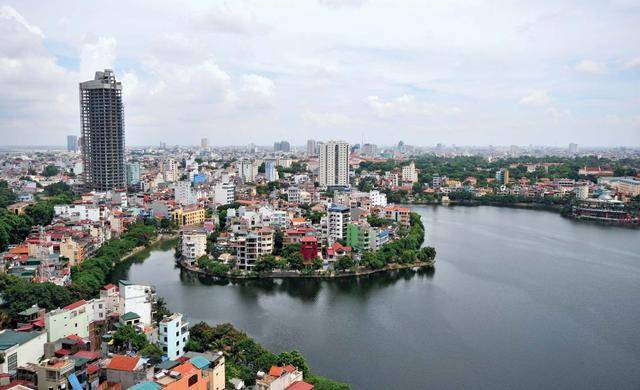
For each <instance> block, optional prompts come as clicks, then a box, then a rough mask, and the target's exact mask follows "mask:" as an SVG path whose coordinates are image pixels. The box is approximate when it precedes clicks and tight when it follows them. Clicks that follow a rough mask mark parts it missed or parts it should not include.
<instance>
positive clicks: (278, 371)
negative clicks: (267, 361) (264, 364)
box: [269, 366, 284, 378]
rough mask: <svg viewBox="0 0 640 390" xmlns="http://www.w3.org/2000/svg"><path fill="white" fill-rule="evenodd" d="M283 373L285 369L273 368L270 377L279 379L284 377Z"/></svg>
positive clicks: (270, 370)
mask: <svg viewBox="0 0 640 390" xmlns="http://www.w3.org/2000/svg"><path fill="white" fill-rule="evenodd" d="M283 371H284V369H283V368H282V367H278V366H271V368H270V369H269V375H270V376H275V377H276V378H279V377H280V376H281V375H282V372H283Z"/></svg>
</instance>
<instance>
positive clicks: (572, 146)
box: [569, 142, 578, 154]
mask: <svg viewBox="0 0 640 390" xmlns="http://www.w3.org/2000/svg"><path fill="white" fill-rule="evenodd" d="M569 154H578V144H575V143H573V142H572V143H570V144H569Z"/></svg>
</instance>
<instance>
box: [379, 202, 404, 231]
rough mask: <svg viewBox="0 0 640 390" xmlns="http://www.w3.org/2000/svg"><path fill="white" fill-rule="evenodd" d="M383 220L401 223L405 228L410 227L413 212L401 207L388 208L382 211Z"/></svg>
mask: <svg viewBox="0 0 640 390" xmlns="http://www.w3.org/2000/svg"><path fill="white" fill-rule="evenodd" d="M381 217H382V218H385V219H390V220H393V221H395V222H399V223H400V224H401V225H402V226H404V227H409V226H410V223H411V210H410V209H409V208H407V207H401V206H387V207H385V208H384V209H382V215H381Z"/></svg>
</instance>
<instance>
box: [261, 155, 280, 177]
mask: <svg viewBox="0 0 640 390" xmlns="http://www.w3.org/2000/svg"><path fill="white" fill-rule="evenodd" d="M276 166H277V165H276V160H265V161H264V176H265V178H266V179H267V181H278V169H277V168H276Z"/></svg>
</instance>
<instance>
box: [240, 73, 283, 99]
mask: <svg viewBox="0 0 640 390" xmlns="http://www.w3.org/2000/svg"><path fill="white" fill-rule="evenodd" d="M275 89H276V84H275V83H274V82H273V80H271V79H269V78H267V77H264V76H260V75H257V74H246V75H244V76H242V90H243V91H244V92H247V93H251V94H255V95H258V96H261V97H265V98H269V97H271V96H273V94H274V92H275Z"/></svg>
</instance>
